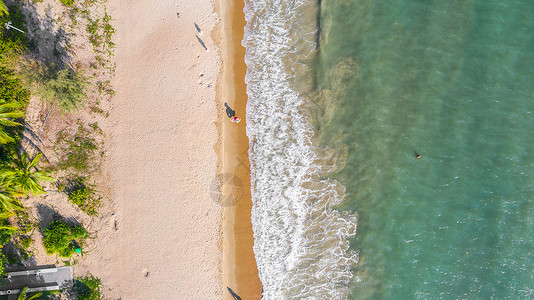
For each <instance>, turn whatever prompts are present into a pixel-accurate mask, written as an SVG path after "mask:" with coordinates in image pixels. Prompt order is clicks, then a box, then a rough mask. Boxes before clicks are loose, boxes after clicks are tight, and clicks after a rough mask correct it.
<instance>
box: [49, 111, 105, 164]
mask: <svg viewBox="0 0 534 300" xmlns="http://www.w3.org/2000/svg"><path fill="white" fill-rule="evenodd" d="M77 125H78V127H77V129H76V132H74V133H73V134H69V132H68V131H67V128H65V129H63V130H61V131H60V132H58V134H57V138H56V146H55V147H54V151H55V152H56V154H57V155H58V157H59V162H58V165H57V167H58V169H59V170H64V171H71V172H74V173H75V174H80V173H87V172H91V171H96V169H97V168H98V164H97V161H96V159H95V158H96V157H97V155H98V152H99V149H100V148H101V143H99V142H97V140H96V137H97V136H98V135H101V134H102V130H101V129H100V128H99V127H98V123H92V124H89V126H85V125H84V124H83V123H82V122H81V121H78V122H77ZM100 155H103V153H102V152H100Z"/></svg>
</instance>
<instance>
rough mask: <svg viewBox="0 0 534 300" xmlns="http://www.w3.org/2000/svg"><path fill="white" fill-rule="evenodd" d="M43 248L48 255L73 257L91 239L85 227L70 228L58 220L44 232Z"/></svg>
mask: <svg viewBox="0 0 534 300" xmlns="http://www.w3.org/2000/svg"><path fill="white" fill-rule="evenodd" d="M43 235H44V239H43V246H44V248H45V250H46V253H47V254H50V255H52V254H58V255H59V256H60V257H66V258H69V257H71V256H72V255H73V254H74V253H76V249H77V248H78V247H79V245H80V244H83V242H84V241H85V239H87V238H88V237H89V233H88V232H87V230H85V228H83V226H81V225H75V226H69V225H68V224H67V223H65V222H64V221H62V220H56V221H54V222H52V223H50V225H49V226H48V228H46V229H44V230H43Z"/></svg>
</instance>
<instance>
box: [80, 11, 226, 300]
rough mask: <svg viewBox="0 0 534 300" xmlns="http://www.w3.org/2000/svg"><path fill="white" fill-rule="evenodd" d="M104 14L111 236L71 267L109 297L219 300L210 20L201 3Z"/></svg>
mask: <svg viewBox="0 0 534 300" xmlns="http://www.w3.org/2000/svg"><path fill="white" fill-rule="evenodd" d="M108 7H109V9H110V11H111V15H112V16H113V19H114V20H115V24H114V25H115V28H116V36H115V38H116V39H115V43H116V45H117V49H116V64H117V71H116V74H115V79H114V81H113V84H114V88H115V90H116V96H115V97H114V100H113V101H112V103H113V108H112V110H111V112H110V116H109V118H108V122H109V124H106V127H108V128H107V129H106V131H107V133H108V134H109V135H110V142H109V145H108V148H109V149H108V151H107V153H108V155H107V161H106V163H105V167H104V168H105V170H106V172H107V173H108V176H109V184H110V186H111V191H112V195H111V196H112V203H113V206H114V211H115V213H114V215H113V217H114V221H113V222H111V223H112V224H109V226H111V227H113V228H114V229H116V231H115V232H112V233H109V234H106V235H107V236H106V237H105V238H99V241H98V246H97V248H96V249H95V250H94V252H93V253H91V255H90V256H89V257H88V258H87V259H86V260H85V262H83V263H82V266H80V267H82V268H86V269H87V270H88V271H90V272H92V273H93V274H94V275H96V276H99V277H100V278H101V279H102V282H103V283H104V290H105V294H106V296H107V297H108V298H110V299H111V298H112V299H116V298H118V297H122V299H220V298H221V297H222V291H223V289H222V285H221V276H220V270H221V264H220V258H221V250H220V246H219V243H220V236H221V233H220V231H221V227H220V216H221V207H220V205H219V204H218V203H217V201H216V200H217V199H216V197H215V199H214V197H213V195H212V193H211V194H210V187H212V186H213V184H212V183H213V182H214V179H215V174H216V169H217V154H216V152H215V150H214V147H215V145H216V143H217V142H218V135H217V132H218V131H217V127H216V121H217V111H216V100H215V84H216V80H217V76H218V75H219V70H220V67H221V62H220V59H219V57H218V54H217V50H216V45H215V43H214V41H213V40H212V39H211V37H210V35H209V33H210V32H211V31H212V29H213V28H214V27H215V26H216V23H217V18H218V15H217V14H216V12H215V11H214V7H213V3H212V1H210V0H198V1H185V0H180V1H175V0H174V1H170V0H164V1H158V3H157V5H156V4H155V3H154V2H153V1H148V0H139V1H125V0H110V1H109V2H108ZM195 24H196V25H197V26H198V29H197V28H196V27H195ZM201 32H202V33H201ZM202 43H204V46H205V47H207V49H208V50H210V51H206V50H205V48H204V46H203V45H202ZM112 231H113V230H112Z"/></svg>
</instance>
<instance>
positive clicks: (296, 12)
mask: <svg viewBox="0 0 534 300" xmlns="http://www.w3.org/2000/svg"><path fill="white" fill-rule="evenodd" d="M277 2H278V1H274V0H273V1H251V4H248V7H247V20H248V25H247V26H248V27H247V35H246V37H245V41H244V44H245V45H246V46H247V65H248V74H247V83H248V89H249V90H248V93H249V99H250V100H249V106H248V107H247V118H248V119H249V122H250V127H248V128H247V133H248V134H249V137H251V150H250V154H251V155H250V156H251V165H252V186H253V201H254V208H253V224H254V233H255V249H254V250H255V254H256V258H257V261H258V268H259V272H260V279H261V280H262V282H263V284H264V289H265V298H266V299H347V298H348V299H416V298H418V299H528V298H532V297H534V202H533V201H534V141H533V138H532V133H534V17H533V16H534V3H532V2H529V1H519V0H502V1H491V0H488V1H482V0H480V1H474V0H468V1H413V0H384V1H371V0H323V1H322V2H321V1H320V2H319V3H320V5H317V2H313V3H311V2H308V1H282V2H280V3H277ZM260 4H261V5H260ZM280 7H281V8H282V9H280ZM280 11H282V12H280ZM264 24H266V25H265V26H263V25H264ZM273 24H274V25H273ZM269 55H271V56H269ZM258 57H262V58H263V60H261V62H259V60H258ZM278 59H280V61H278ZM275 75H276V76H275ZM415 153H418V154H420V155H421V158H419V159H416V158H415ZM356 219H357V221H356ZM356 224H357V225H356ZM349 245H350V247H349Z"/></svg>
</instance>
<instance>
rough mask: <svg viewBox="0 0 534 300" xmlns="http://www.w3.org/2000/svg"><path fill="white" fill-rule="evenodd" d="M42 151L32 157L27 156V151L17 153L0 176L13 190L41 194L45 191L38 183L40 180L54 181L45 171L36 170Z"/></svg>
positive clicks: (25, 193) (24, 193)
mask: <svg viewBox="0 0 534 300" xmlns="http://www.w3.org/2000/svg"><path fill="white" fill-rule="evenodd" d="M41 156H43V154H42V153H39V154H37V155H36V156H35V157H34V158H33V159H30V158H29V155H28V153H24V154H22V155H17V156H16V157H15V158H14V159H13V162H12V166H10V167H8V168H6V169H4V170H3V172H1V174H0V176H1V177H2V178H3V179H4V180H5V181H6V183H8V185H9V186H11V187H12V188H13V189H14V190H16V191H18V192H20V193H22V194H23V195H28V194H30V193H32V194H33V195H37V194H42V193H44V192H45V191H44V190H43V188H42V187H41V185H40V184H39V182H40V181H54V180H55V179H54V178H52V177H50V176H48V174H47V172H43V171H38V170H37V169H36V170H35V171H33V170H32V169H34V168H36V166H37V163H38V162H39V159H40V158H41Z"/></svg>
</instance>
